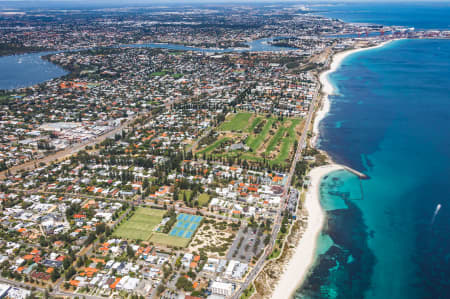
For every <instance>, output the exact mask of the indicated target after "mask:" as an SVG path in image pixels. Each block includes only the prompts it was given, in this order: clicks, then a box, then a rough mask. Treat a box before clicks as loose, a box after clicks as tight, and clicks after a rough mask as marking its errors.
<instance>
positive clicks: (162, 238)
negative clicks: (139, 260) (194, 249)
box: [150, 233, 190, 247]
mask: <svg viewBox="0 0 450 299" xmlns="http://www.w3.org/2000/svg"><path fill="white" fill-rule="evenodd" d="M189 241H190V239H187V238H180V237H175V236H169V235H166V234H161V233H154V234H153V235H152V237H151V238H150V242H153V243H158V244H163V245H167V246H173V247H186V246H187V245H188V244H189Z"/></svg>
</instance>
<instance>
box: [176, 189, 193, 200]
mask: <svg viewBox="0 0 450 299" xmlns="http://www.w3.org/2000/svg"><path fill="white" fill-rule="evenodd" d="M183 194H186V199H187V200H188V201H189V200H190V198H191V194H192V190H180V193H178V200H181V201H182V200H183Z"/></svg>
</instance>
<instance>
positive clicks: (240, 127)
mask: <svg viewBox="0 0 450 299" xmlns="http://www.w3.org/2000/svg"><path fill="white" fill-rule="evenodd" d="M252 115H253V113H249V112H239V113H237V114H236V115H234V116H233V118H232V119H230V120H228V121H226V122H224V123H223V124H222V125H221V126H220V127H219V130H220V131H245V128H247V127H248V122H249V120H250V118H251V117H252Z"/></svg>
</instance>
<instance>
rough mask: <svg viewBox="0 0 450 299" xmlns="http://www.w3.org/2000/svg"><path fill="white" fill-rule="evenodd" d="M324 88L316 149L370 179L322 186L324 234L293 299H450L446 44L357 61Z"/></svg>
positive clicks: (415, 45)
mask: <svg viewBox="0 0 450 299" xmlns="http://www.w3.org/2000/svg"><path fill="white" fill-rule="evenodd" d="M330 79H331V81H332V83H333V84H334V85H335V86H336V87H337V88H338V95H336V96H332V97H331V101H332V104H331V112H330V114H329V115H328V116H327V117H326V118H325V119H324V121H323V122H322V123H321V125H320V127H321V141H320V147H321V148H322V149H324V150H326V151H327V152H328V153H330V154H331V156H332V157H333V158H334V159H335V160H336V161H338V162H341V163H344V164H347V165H349V166H351V167H353V168H355V169H358V170H361V171H363V172H365V173H366V174H368V175H369V177H370V179H368V180H362V181H360V180H359V179H358V178H356V177H355V176H354V175H351V174H349V173H347V172H343V171H341V172H335V173H332V174H330V175H329V176H328V177H327V178H326V179H323V180H322V188H321V193H322V196H321V202H322V205H323V207H324V208H325V209H326V210H327V225H326V226H325V228H324V230H323V232H322V235H321V237H320V240H319V244H318V252H317V259H316V263H315V266H314V267H313V268H312V269H311V271H310V274H309V276H308V278H307V279H306V281H305V284H304V285H303V287H302V288H301V289H300V290H299V292H298V293H297V297H298V298H377V299H378V298H405V299H406V298H408V299H414V298H430V299H431V298H435V299H436V298H450V184H449V177H450V41H448V40H446V41H444V40H402V41H396V42H393V43H391V44H389V45H388V46H385V47H383V48H378V49H373V50H368V51H363V52H359V53H356V54H353V55H351V56H349V57H347V58H346V59H345V60H344V61H343V64H342V65H341V67H340V68H339V69H338V70H337V71H336V72H334V73H333V74H331V75H330ZM438 204H440V205H441V209H440V210H439V212H438V213H437V215H435V218H434V220H433V215H434V214H435V210H436V208H437V205H438Z"/></svg>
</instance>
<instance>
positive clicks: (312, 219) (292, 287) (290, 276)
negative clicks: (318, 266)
mask: <svg viewBox="0 0 450 299" xmlns="http://www.w3.org/2000/svg"><path fill="white" fill-rule="evenodd" d="M340 169H344V168H343V166H341V165H336V164H332V165H326V166H321V167H317V168H314V169H313V170H311V172H310V173H309V175H310V177H311V185H310V187H309V190H308V192H307V193H306V197H305V203H304V208H305V209H306V210H307V211H308V223H307V227H306V230H305V232H304V233H303V236H302V238H301V239H300V241H299V243H298V245H297V248H296V249H295V253H294V255H293V256H292V258H291V260H289V263H288V264H287V267H286V269H285V271H284V272H283V274H282V275H281V277H280V280H279V281H278V284H277V286H276V288H275V290H274V292H273V294H272V298H274V299H275V298H290V297H291V296H292V294H293V293H294V292H295V291H296V290H297V288H298V287H299V285H300V284H301V283H302V282H303V280H304V279H305V276H306V274H307V272H308V270H309V268H310V266H311V265H312V263H313V262H314V254H315V250H316V243H317V242H316V241H317V237H318V236H319V233H320V231H321V229H322V226H323V223H324V221H325V214H324V212H323V210H322V207H321V206H320V201H319V187H320V181H321V179H322V177H323V176H325V175H327V174H328V173H330V172H333V171H336V170H340Z"/></svg>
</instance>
